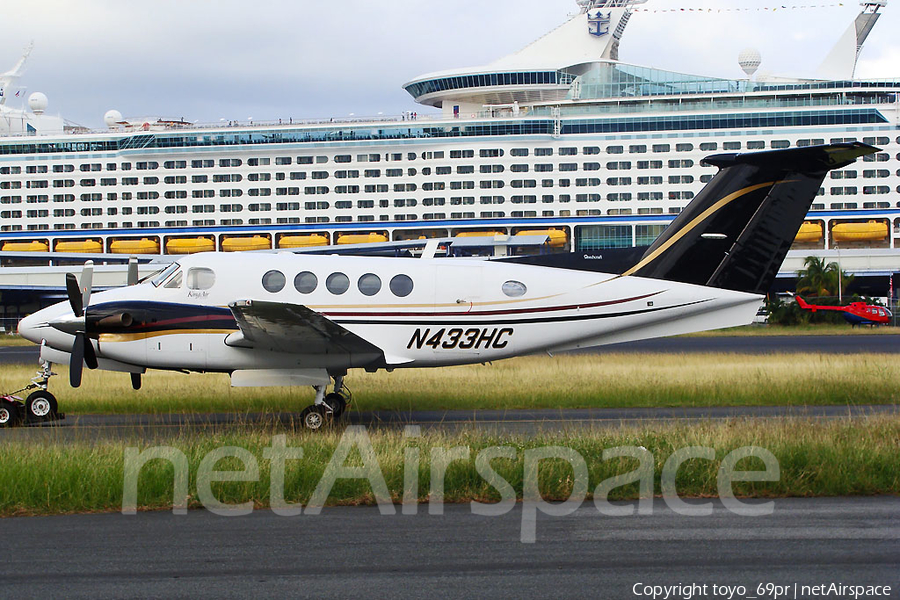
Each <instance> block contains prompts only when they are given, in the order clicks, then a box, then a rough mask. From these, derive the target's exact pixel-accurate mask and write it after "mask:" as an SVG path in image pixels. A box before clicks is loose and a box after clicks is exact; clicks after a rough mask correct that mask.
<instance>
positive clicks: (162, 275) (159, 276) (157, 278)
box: [150, 262, 181, 287]
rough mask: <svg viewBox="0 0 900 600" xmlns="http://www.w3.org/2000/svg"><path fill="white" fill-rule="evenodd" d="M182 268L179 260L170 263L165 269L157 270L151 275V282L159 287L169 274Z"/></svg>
mask: <svg viewBox="0 0 900 600" xmlns="http://www.w3.org/2000/svg"><path fill="white" fill-rule="evenodd" d="M180 268H181V265H179V264H178V263H177V262H175V263H172V264H170V265H169V266H167V267H166V268H165V269H162V270H160V271H157V272H156V273H154V274H153V275H151V276H150V283H152V284H153V287H159V286H160V284H162V283H163V282H164V281H165V280H166V279H168V278H169V276H170V275H171V274H172V273H174V272H175V271H177V270H178V269H180Z"/></svg>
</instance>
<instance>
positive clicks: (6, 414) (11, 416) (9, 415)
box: [0, 400, 22, 427]
mask: <svg viewBox="0 0 900 600" xmlns="http://www.w3.org/2000/svg"><path fill="white" fill-rule="evenodd" d="M21 420H22V415H21V414H20V411H19V407H18V406H17V405H16V404H15V403H14V402H8V401H6V400H4V401H2V402H0V427H15V426H16V425H18V424H19V423H20V422H21Z"/></svg>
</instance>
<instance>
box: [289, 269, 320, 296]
mask: <svg viewBox="0 0 900 600" xmlns="http://www.w3.org/2000/svg"><path fill="white" fill-rule="evenodd" d="M318 286H319V279H318V278H317V277H316V276H315V274H314V273H310V272H309V271H303V272H302V273H297V276H296V277H294V288H296V290H297V291H298V292H300V293H301V294H312V293H313V292H314V291H316V288H317V287H318Z"/></svg>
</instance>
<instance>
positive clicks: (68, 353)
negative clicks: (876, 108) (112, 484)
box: [19, 143, 877, 429]
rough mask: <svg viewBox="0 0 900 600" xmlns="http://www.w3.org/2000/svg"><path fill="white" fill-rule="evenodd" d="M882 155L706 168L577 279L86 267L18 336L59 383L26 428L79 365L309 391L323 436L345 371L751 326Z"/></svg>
mask: <svg viewBox="0 0 900 600" xmlns="http://www.w3.org/2000/svg"><path fill="white" fill-rule="evenodd" d="M876 151H877V149H876V148H873V147H871V146H866V145H863V144H859V143H852V144H850V143H848V144H834V145H829V146H816V147H807V148H796V149H789V150H779V151H770V152H759V153H748V154H720V155H716V156H711V157H709V158H707V159H706V163H707V164H708V165H713V166H716V167H719V172H718V174H717V175H716V176H715V177H714V178H713V179H712V180H711V181H710V182H709V183H708V184H707V185H706V187H705V188H704V189H703V190H702V191H701V193H700V194H698V195H697V197H696V198H695V199H694V200H693V201H692V202H691V203H690V205H688V206H687V207H686V208H685V210H684V211H683V212H682V213H681V214H680V215H679V216H678V217H677V218H676V219H675V221H674V222H673V223H672V224H671V225H670V226H669V227H668V229H666V230H665V232H664V233H663V234H662V235H661V236H660V237H659V238H658V239H657V240H656V241H655V242H654V244H653V245H652V246H650V247H649V248H639V249H629V250H627V251H624V252H622V253H621V254H620V255H615V256H614V255H612V254H607V252H606V251H604V256H603V259H602V260H590V261H587V260H586V261H583V262H582V263H581V264H579V265H575V266H576V268H573V264H574V263H573V261H572V258H573V255H568V256H567V255H552V256H549V257H548V256H543V257H531V258H527V257H524V258H523V257H516V258H513V259H507V260H477V259H461V258H458V259H446V258H438V259H434V258H378V257H358V256H357V257H354V256H304V255H295V254H290V253H274V254H242V255H240V256H235V255H233V254H230V255H229V254H216V253H206V254H197V255H193V256H190V257H186V258H183V259H180V260H178V261H177V262H174V263H172V264H171V265H169V266H168V268H166V269H165V270H163V271H161V272H159V273H158V274H157V275H155V276H151V277H150V278H147V279H146V280H144V281H141V282H140V283H139V284H138V285H131V286H128V287H124V288H118V289H114V290H110V291H105V292H100V293H97V294H93V295H92V294H91V293H90V286H91V283H90V282H91V269H90V267H89V266H86V268H85V271H84V272H83V274H82V276H81V282H80V285H79V283H78V281H77V280H76V278H75V276H74V275H72V274H69V275H68V276H67V289H68V296H69V301H68V302H64V303H61V304H57V305H55V306H51V307H49V308H46V309H43V310H41V311H39V312H37V313H35V314H33V315H31V316H29V317H26V318H25V319H23V320H22V322H21V323H20V324H19V332H20V333H21V335H22V336H24V337H25V338H27V339H29V340H31V341H32V342H34V343H37V344H41V361H42V363H43V364H44V373H45V374H46V375H45V376H44V377H43V380H42V381H40V382H39V385H40V387H41V388H42V390H40V391H38V392H35V394H32V396H37V397H40V398H43V399H44V401H43V402H31V401H29V402H28V404H27V406H28V411H29V412H34V413H35V414H33V415H32V414H29V418H33V417H42V418H52V414H50V413H54V412H55V410H56V400H55V399H54V398H53V396H52V395H51V394H49V392H47V390H46V386H47V379H48V377H49V374H50V365H51V364H54V363H56V364H68V365H69V367H70V368H69V373H70V383H71V385H72V386H74V387H78V386H79V385H80V384H81V379H82V369H83V366H84V365H87V367H88V368H90V369H95V368H100V369H107V370H111V371H120V372H125V373H130V374H131V378H132V383H133V386H134V387H135V388H136V389H137V388H140V384H141V374H143V373H145V372H146V371H147V370H148V369H163V370H177V371H197V372H218V373H229V374H230V376H231V383H232V385H233V386H292V385H304V386H305V385H310V386H313V387H314V388H315V390H316V397H315V402H314V404H312V405H311V406H309V407H307V408H306V409H305V410H304V411H303V413H302V417H301V420H302V422H303V424H304V426H306V427H308V428H309V429H318V428H320V427H322V426H323V425H325V424H327V423H328V422H329V421H330V420H332V419H336V418H338V417H339V416H340V415H341V414H342V413H343V412H344V410H345V409H346V407H347V401H348V399H349V395H348V393H347V392H346V389H345V386H344V377H345V376H346V374H347V371H348V370H349V369H356V368H359V369H365V370H366V371H370V372H373V371H376V370H378V369H387V370H388V371H391V370H393V369H399V368H416V367H441V366H447V365H462V364H469V363H485V362H489V361H494V360H500V359H504V358H510V357H513V356H519V355H523V354H531V353H536V352H547V351H562V350H570V349H577V348H585V347H591V346H598V345H602V344H611V343H617V342H625V341H631V340H639V339H646V338H655V337H662V336H669V335H676V334H682V333H688V332H692V331H701V330H708V329H717V328H723V327H733V326H737V325H744V324H747V323H750V322H751V321H752V319H753V317H754V315H755V314H756V311H757V308H758V307H759V305H760V302H761V300H762V298H763V295H764V294H765V293H766V292H768V290H769V288H770V286H771V284H772V282H773V280H774V278H775V275H776V274H777V272H778V270H779V268H780V267H781V263H782V261H783V260H784V257H785V255H786V253H787V251H788V249H789V248H790V246H791V243H792V241H793V239H794V236H795V235H796V233H797V230H798V229H799V227H800V224H801V223H802V222H803V219H804V217H805V216H806V214H807V211H808V210H809V208H810V204H811V203H812V201H813V198H814V197H815V196H816V193H817V191H818V190H819V187H820V186H821V184H822V181H823V179H824V177H825V175H826V174H827V172H828V171H829V170H830V169H837V168H842V167H845V166H847V165H849V164H851V163H853V162H854V161H855V160H856V159H857V158H859V157H861V156H863V155H867V154H872V153H874V152H876ZM578 258H581V257H578ZM591 258H594V257H591ZM558 260H563V261H568V262H566V264H565V266H564V267H561V266H560V265H559V264H553V263H554V261H558ZM585 264H588V266H585ZM332 382H333V387H332ZM329 387H330V388H331V391H330V392H329V391H328V390H329ZM29 398H31V397H29ZM33 404H34V405H35V406H36V407H37V408H35V407H33V406H32V405H33ZM41 413H42V414H41Z"/></svg>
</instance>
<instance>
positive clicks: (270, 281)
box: [262, 271, 285, 294]
mask: <svg viewBox="0 0 900 600" xmlns="http://www.w3.org/2000/svg"><path fill="white" fill-rule="evenodd" d="M284 283H285V278H284V273H282V272H281V271H269V272H268V273H266V274H265V275H263V278H262V284H263V287H264V288H266V291H267V292H272V293H273V294H274V293H276V292H280V291H281V290H283V289H284Z"/></svg>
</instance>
